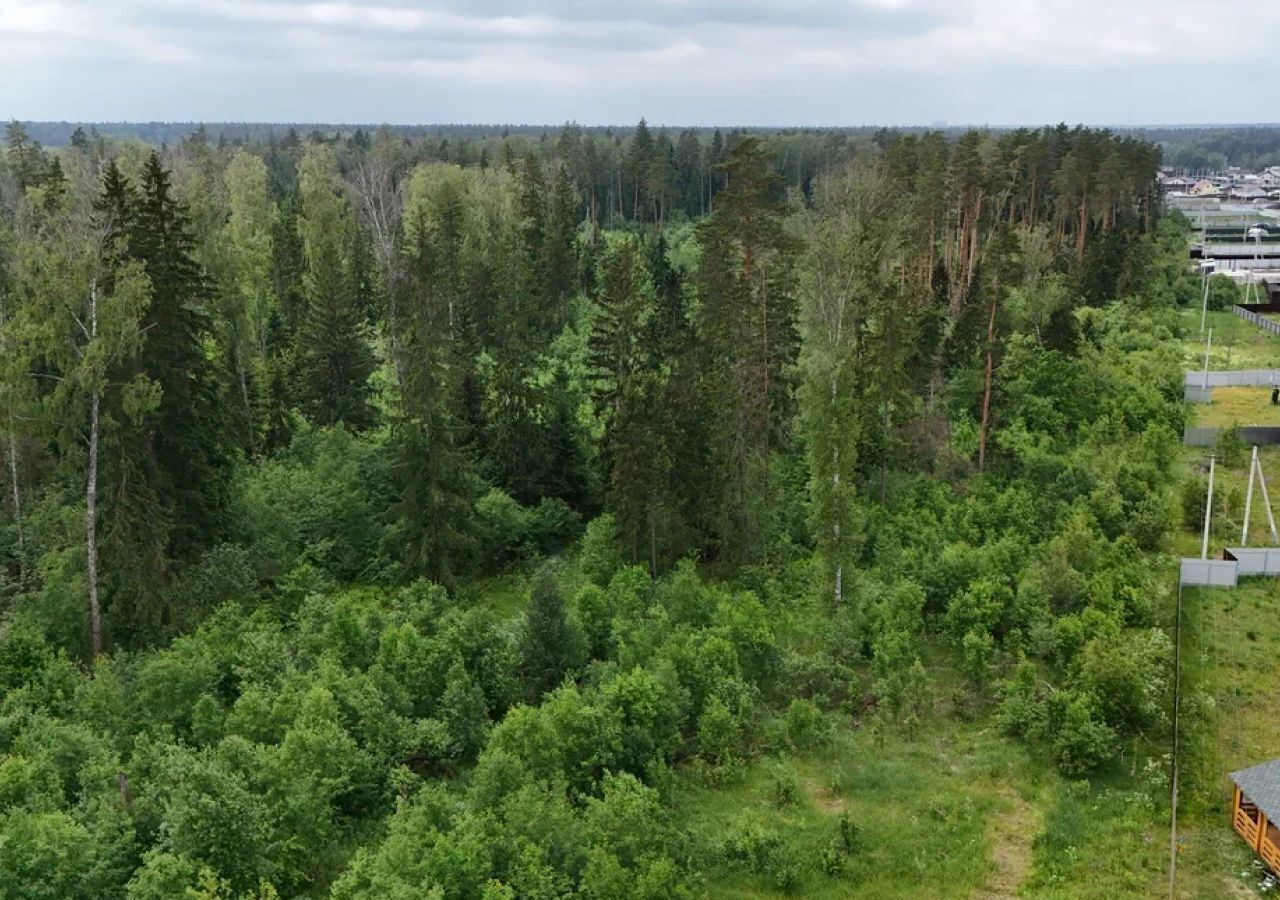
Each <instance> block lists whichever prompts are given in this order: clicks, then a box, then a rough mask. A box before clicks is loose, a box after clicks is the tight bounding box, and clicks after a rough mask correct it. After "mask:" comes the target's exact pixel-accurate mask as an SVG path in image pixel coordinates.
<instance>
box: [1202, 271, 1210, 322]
mask: <svg viewBox="0 0 1280 900" xmlns="http://www.w3.org/2000/svg"><path fill="white" fill-rule="evenodd" d="M1201 281H1203V282H1204V290H1203V291H1202V292H1201V293H1202V296H1201V298H1200V333H1201V334H1204V321H1205V319H1206V318H1207V317H1208V315H1209V270H1208V269H1205V270H1204V271H1203V274H1202V276H1201Z"/></svg>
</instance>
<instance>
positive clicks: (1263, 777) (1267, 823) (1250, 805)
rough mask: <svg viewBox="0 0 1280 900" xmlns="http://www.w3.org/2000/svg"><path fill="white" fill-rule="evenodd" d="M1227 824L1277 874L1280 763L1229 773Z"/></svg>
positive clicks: (1279, 840) (1278, 861) (1270, 763)
mask: <svg viewBox="0 0 1280 900" xmlns="http://www.w3.org/2000/svg"><path fill="white" fill-rule="evenodd" d="M1231 780H1232V781H1233V782H1235V785H1236V789H1235V794H1234V796H1233V797H1232V799H1231V824H1232V826H1233V827H1234V828H1235V830H1236V831H1237V832H1239V833H1240V836H1241V837H1242V838H1244V840H1245V843H1246V844H1248V845H1249V846H1250V847H1252V848H1253V851H1254V852H1255V853H1257V854H1258V856H1259V857H1261V858H1262V861H1263V862H1264V863H1266V864H1267V867H1268V868H1270V869H1271V871H1273V872H1277V873H1280V827H1278V826H1277V824H1276V823H1280V759H1273V760H1271V761H1270V762H1265V763H1262V764H1261V765H1257V766H1253V767H1251V768H1248V769H1241V770H1240V771H1239V772H1232V773H1231Z"/></svg>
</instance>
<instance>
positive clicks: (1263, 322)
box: [1232, 306, 1280, 335]
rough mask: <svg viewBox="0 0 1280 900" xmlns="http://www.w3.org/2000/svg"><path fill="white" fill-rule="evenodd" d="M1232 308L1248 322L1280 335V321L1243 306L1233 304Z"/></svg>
mask: <svg viewBox="0 0 1280 900" xmlns="http://www.w3.org/2000/svg"><path fill="white" fill-rule="evenodd" d="M1232 309H1233V310H1234V311H1235V314H1236V315H1237V316H1239V317H1240V318H1242V319H1244V320H1245V321H1247V322H1252V323H1253V324H1254V325H1257V326H1258V327H1259V328H1261V329H1262V330H1263V331H1269V332H1271V333H1272V334H1275V335H1280V322H1275V321H1272V320H1271V319H1268V318H1265V317H1263V316H1260V315H1258V314H1257V313H1256V312H1254V311H1253V310H1251V309H1245V308H1244V307H1243V306H1233V307H1232Z"/></svg>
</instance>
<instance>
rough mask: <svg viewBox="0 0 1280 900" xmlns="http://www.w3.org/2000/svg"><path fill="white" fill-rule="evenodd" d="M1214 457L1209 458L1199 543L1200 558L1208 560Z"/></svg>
mask: <svg viewBox="0 0 1280 900" xmlns="http://www.w3.org/2000/svg"><path fill="white" fill-rule="evenodd" d="M1216 461H1217V459H1216V457H1213V456H1210V457H1209V493H1208V494H1207V495H1206V496H1205V499H1204V537H1203V538H1202V539H1201V542H1200V558H1201V559H1208V558H1209V523H1210V522H1211V521H1212V519H1213V469H1214V463H1215V462H1216Z"/></svg>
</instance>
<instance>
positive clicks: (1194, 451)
mask: <svg viewBox="0 0 1280 900" xmlns="http://www.w3.org/2000/svg"><path fill="white" fill-rule="evenodd" d="M1209 453H1210V450H1209V449H1208V448H1202V447H1188V448H1186V465H1187V468H1188V470H1189V472H1190V473H1192V474H1193V475H1195V476H1197V477H1200V478H1205V477H1207V473H1208V470H1209ZM1258 456H1259V459H1260V460H1261V461H1262V471H1263V473H1264V474H1265V475H1266V477H1267V488H1268V490H1269V491H1270V492H1271V508H1272V512H1273V513H1274V515H1275V516H1276V519H1277V521H1280V447H1265V448H1262V449H1261V450H1260V451H1259V454H1258ZM1248 478H1249V456H1248V454H1247V453H1246V454H1245V455H1244V457H1243V459H1242V460H1240V461H1239V462H1238V463H1237V464H1235V465H1225V464H1223V462H1222V461H1221V460H1219V461H1218V464H1217V467H1216V470H1215V474H1214V489H1213V490H1214V496H1215V497H1216V498H1217V500H1216V501H1215V503H1214V505H1215V506H1217V507H1218V508H1219V510H1220V511H1219V513H1218V514H1217V516H1216V517H1215V519H1214V522H1213V531H1212V532H1211V533H1210V535H1209V556H1210V557H1215V558H1216V557H1220V556H1221V553H1222V548H1224V547H1236V546H1239V544H1240V535H1241V528H1242V526H1243V525H1244V503H1245V495H1246V493H1247V488H1248ZM1201 515H1202V513H1200V512H1198V513H1197V514H1196V518H1195V521H1194V522H1186V521H1183V522H1182V527H1181V528H1179V529H1178V530H1177V531H1176V532H1175V535H1174V546H1173V550H1174V552H1175V553H1177V554H1178V555H1179V556H1199V555H1200V540H1201V531H1200V527H1201V524H1200V523H1201V522H1202V521H1203V520H1202V518H1201ZM1250 519H1251V521H1250V527H1249V545H1250V546H1263V545H1265V544H1267V543H1269V541H1270V537H1271V536H1270V533H1269V531H1268V529H1267V516H1266V512H1265V510H1264V509H1263V505H1262V493H1261V492H1260V491H1259V490H1258V489H1257V487H1256V485H1255V487H1254V493H1253V511H1252V514H1251V516H1250ZM1274 587H1275V590H1276V593H1277V597H1280V583H1277V584H1275V585H1274ZM1278 630H1280V629H1278ZM1277 755H1280V746H1278V747H1277Z"/></svg>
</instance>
